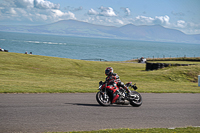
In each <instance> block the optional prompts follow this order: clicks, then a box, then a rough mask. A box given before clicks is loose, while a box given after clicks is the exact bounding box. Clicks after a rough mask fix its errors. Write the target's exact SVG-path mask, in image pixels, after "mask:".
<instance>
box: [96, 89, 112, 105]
mask: <svg viewBox="0 0 200 133" xmlns="http://www.w3.org/2000/svg"><path fill="white" fill-rule="evenodd" d="M104 95H106V98H104V96H103V93H102V92H100V91H99V92H97V94H96V100H97V102H98V103H99V104H100V105H101V106H110V104H111V102H110V98H109V96H108V95H107V94H104Z"/></svg>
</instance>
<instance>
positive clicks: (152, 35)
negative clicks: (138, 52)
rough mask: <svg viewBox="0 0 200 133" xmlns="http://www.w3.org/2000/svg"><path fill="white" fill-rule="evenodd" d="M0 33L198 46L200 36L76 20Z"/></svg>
mask: <svg viewBox="0 0 200 133" xmlns="http://www.w3.org/2000/svg"><path fill="white" fill-rule="evenodd" d="M0 31H8V32H24V33H38V34H57V35H70V36H82V37H100V38H115V39H116V38H118V39H130V40H143V41H159V42H179V43H197V44H200V34H197V35H187V34H184V33H183V32H181V31H179V30H175V29H168V28H164V27H162V26H160V25H150V26H147V25H143V26H135V25H133V24H128V25H125V26H122V27H114V26H102V25H94V24H90V23H87V22H81V21H76V20H62V21H58V22H56V23H52V24H47V25H40V26H22V25H21V26H17V25H13V26H10V25H0Z"/></svg>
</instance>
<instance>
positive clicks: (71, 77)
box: [0, 52, 200, 93]
mask: <svg viewBox="0 0 200 133" xmlns="http://www.w3.org/2000/svg"><path fill="white" fill-rule="evenodd" d="M108 66H111V67H113V68H114V72H116V73H118V75H119V76H120V79H121V80H122V81H123V82H125V83H126V82H129V81H132V82H133V83H137V86H138V88H139V89H138V91H139V92H143V93H144V92H145V93H152V92H153V93H200V87H198V84H197V78H198V75H200V65H193V66H179V67H169V68H164V69H160V70H156V71H145V64H138V63H122V62H96V61H84V60H73V59H67V58H57V57H47V56H38V55H26V54H19V53H9V52H0V81H1V82H0V93H75V92H81V93H83V92H97V89H98V82H99V81H100V80H105V74H104V70H105V68H106V67H108Z"/></svg>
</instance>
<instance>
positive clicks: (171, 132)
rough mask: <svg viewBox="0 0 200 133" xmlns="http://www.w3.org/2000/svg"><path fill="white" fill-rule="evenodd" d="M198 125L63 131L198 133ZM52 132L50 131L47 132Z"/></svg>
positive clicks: (93, 132)
mask: <svg viewBox="0 0 200 133" xmlns="http://www.w3.org/2000/svg"><path fill="white" fill-rule="evenodd" d="M199 132H200V127H187V128H174V129H173V128H172V129H168V128H150V129H127V128H126V129H105V130H98V131H77V132H75V131H74V132H65V133H199ZM48 133H52V132H48ZM53 133H64V132H53Z"/></svg>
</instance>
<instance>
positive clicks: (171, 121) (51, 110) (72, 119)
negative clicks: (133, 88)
mask: <svg viewBox="0 0 200 133" xmlns="http://www.w3.org/2000/svg"><path fill="white" fill-rule="evenodd" d="M141 95H142V97H143V104H142V106H140V107H132V106H131V105H123V106H119V105H112V106H109V107H103V106H100V105H99V104H98V103H97V102H96V94H95V93H64V94H0V132H1V133H11V132H29V133H30V132H34V133H35V132H47V131H51V132H53V131H63V132H66V131H90V130H99V129H111V128H174V127H188V126H200V94H190V93H184V94H182V93H180V94H178V93H167V94H154V93H142V94H141Z"/></svg>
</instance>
